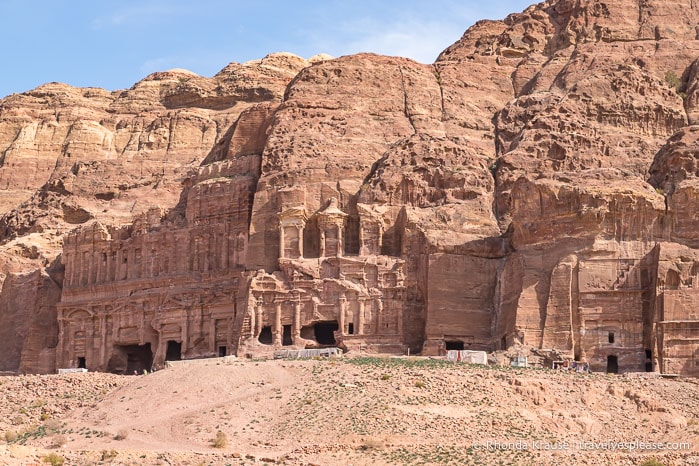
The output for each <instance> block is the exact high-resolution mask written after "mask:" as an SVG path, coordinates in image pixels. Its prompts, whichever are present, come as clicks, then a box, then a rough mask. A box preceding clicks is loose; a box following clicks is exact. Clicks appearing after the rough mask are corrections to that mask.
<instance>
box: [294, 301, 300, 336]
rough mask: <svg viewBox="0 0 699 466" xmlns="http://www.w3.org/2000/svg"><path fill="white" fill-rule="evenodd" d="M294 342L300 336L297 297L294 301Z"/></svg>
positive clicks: (298, 302)
mask: <svg viewBox="0 0 699 466" xmlns="http://www.w3.org/2000/svg"><path fill="white" fill-rule="evenodd" d="M293 338H294V344H298V342H299V340H300V338H301V300H300V299H299V298H298V297H297V298H296V302H295V303H294V335H293Z"/></svg>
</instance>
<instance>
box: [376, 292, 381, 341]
mask: <svg viewBox="0 0 699 466" xmlns="http://www.w3.org/2000/svg"><path fill="white" fill-rule="evenodd" d="M376 306H377V309H376V334H377V335H381V334H382V333H383V301H381V296H378V297H377V298H376Z"/></svg>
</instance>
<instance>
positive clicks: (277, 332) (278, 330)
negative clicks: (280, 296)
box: [273, 301, 282, 346]
mask: <svg viewBox="0 0 699 466" xmlns="http://www.w3.org/2000/svg"><path fill="white" fill-rule="evenodd" d="M273 343H274V345H275V346H281V345H282V302H281V301H275V302H274V342H273Z"/></svg>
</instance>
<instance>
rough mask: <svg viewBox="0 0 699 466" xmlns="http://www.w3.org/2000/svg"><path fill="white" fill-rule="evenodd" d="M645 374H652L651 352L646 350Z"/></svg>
mask: <svg viewBox="0 0 699 466" xmlns="http://www.w3.org/2000/svg"><path fill="white" fill-rule="evenodd" d="M646 372H653V351H651V350H649V349H647V350H646Z"/></svg>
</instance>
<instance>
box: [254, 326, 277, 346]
mask: <svg viewBox="0 0 699 466" xmlns="http://www.w3.org/2000/svg"><path fill="white" fill-rule="evenodd" d="M257 341H259V342H260V343H262V344H263V345H271V344H272V342H273V341H274V340H273V338H272V327H270V326H269V325H268V326H267V327H262V330H261V331H260V336H259V337H257Z"/></svg>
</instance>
